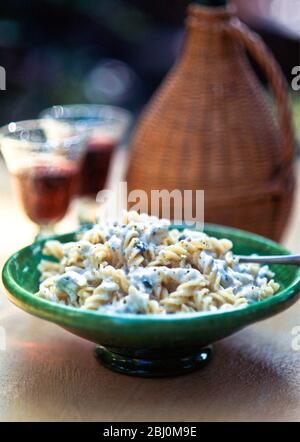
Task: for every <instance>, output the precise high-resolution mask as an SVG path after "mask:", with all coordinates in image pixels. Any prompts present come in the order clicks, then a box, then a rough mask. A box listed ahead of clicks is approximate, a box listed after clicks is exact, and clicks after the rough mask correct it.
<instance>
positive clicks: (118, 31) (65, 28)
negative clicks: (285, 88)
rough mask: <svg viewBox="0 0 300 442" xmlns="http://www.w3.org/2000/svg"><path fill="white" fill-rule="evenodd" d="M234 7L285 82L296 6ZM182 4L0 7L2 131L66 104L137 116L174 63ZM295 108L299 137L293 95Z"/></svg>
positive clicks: (294, 55)
mask: <svg viewBox="0 0 300 442" xmlns="http://www.w3.org/2000/svg"><path fill="white" fill-rule="evenodd" d="M297 1H298V0H297ZM234 2H235V3H236V5H237V7H238V13H239V15H240V16H241V18H242V19H243V20H245V21H246V22H247V23H248V24H249V25H250V26H251V27H252V28H253V29H255V30H257V31H258V32H259V33H260V34H261V36H262V37H263V38H264V40H265V42H266V43H267V44H268V46H269V47H270V48H271V50H272V52H273V53H274V55H275V57H276V58H277V59H278V61H279V63H280V64H281V66H282V68H283V71H284V73H285V75H286V77H287V79H288V81H289V82H290V81H291V69H292V67H293V66H295V65H300V61H299V54H300V51H299V38H300V26H299V33H297V24H296V25H295V21H294V15H295V14H290V12H289V11H290V10H289V9H288V10H287V11H286V6H287V4H288V2H290V5H291V4H292V2H294V0H272V1H271V0H251V2H249V1H246V0H235V1H234ZM188 3H189V1H187V0H151V1H149V0H72V1H71V0H27V1H25V0H18V1H16V0H9V1H4V2H3V1H2V2H1V5H0V65H2V66H4V67H5V69H6V72H7V90H6V91H2V92H1V94H0V100H1V106H0V125H3V124H5V123H7V122H8V121H11V120H20V119H27V118H32V117H35V116H36V115H37V114H38V113H39V112H40V111H41V110H42V109H44V108H46V107H49V106H51V105H54V104H65V103H80V102H91V103H109V104H116V105H120V106H123V107H125V108H127V109H130V110H132V111H133V112H135V113H138V112H139V110H140V109H141V107H142V106H143V105H144V104H145V103H146V102H147V100H148V99H149V97H150V96H151V94H152V93H153V91H154V90H155V89H156V87H157V86H158V85H159V83H160V82H161V80H162V79H163V77H164V76H165V74H166V72H167V71H168V69H169V68H170V66H171V65H172V63H173V62H174V60H175V59H176V56H177V54H178V52H179V50H180V46H181V43H182V39H183V36H184V27H183V24H184V17H185V8H186V6H187V5H188ZM299 3H300V2H298V5H299ZM294 4H295V5H296V3H294ZM247 5H248V6H247ZM274 5H275V6H276V5H277V6H278V7H277V8H276V7H274ZM284 5H285V6H284ZM291 11H293V10H291ZM296 12H297V11H295V13H296ZM299 13H300V11H299ZM287 15H289V16H290V24H291V26H289V21H288V18H287V17H286V16H287ZM299 19H300V17H299ZM257 72H258V74H259V75H260V77H261V80H262V81H264V77H263V76H262V75H261V74H260V72H259V71H257ZM293 108H294V116H295V122H296V123H297V124H298V133H299V132H300V125H299V122H300V104H299V95H296V93H294V99H293ZM299 137H300V133H299Z"/></svg>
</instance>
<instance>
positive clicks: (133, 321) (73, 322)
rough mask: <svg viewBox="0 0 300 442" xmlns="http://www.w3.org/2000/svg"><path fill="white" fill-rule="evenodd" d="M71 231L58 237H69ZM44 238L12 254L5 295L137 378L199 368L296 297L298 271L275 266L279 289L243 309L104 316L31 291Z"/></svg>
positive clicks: (255, 239)
mask: <svg viewBox="0 0 300 442" xmlns="http://www.w3.org/2000/svg"><path fill="white" fill-rule="evenodd" d="M206 232H207V233H208V234H209V235H212V236H216V237H217V238H221V237H225V238H229V239H231V240H232V242H233V244H234V252H236V253H240V254H244V255H247V254H251V253H257V254H263V255H273V254H287V253H288V251H287V250H286V249H284V248H283V247H282V246H280V245H279V244H276V243H274V242H272V241H270V240H268V239H266V238H263V237H260V236H257V235H254V234H252V233H248V232H244V231H241V230H236V229H231V228H228V227H221V226H214V225H207V226H206ZM75 234H76V233H74V232H73V233H70V234H67V235H58V236H56V237H55V238H58V239H59V240H60V241H62V242H67V241H71V240H73V239H74V237H75ZM42 246H43V241H40V242H36V243H34V244H32V245H31V246H28V247H26V248H24V249H22V250H20V251H19V252H17V253H15V254H14V255H13V256H12V257H11V258H10V259H9V260H8V261H7V263H6V264H5V266H4V269H3V283H4V285H5V287H6V289H7V292H8V297H9V299H10V300H11V301H12V302H13V303H14V304H16V305H17V306H18V307H20V308H22V309H23V310H25V311H26V312H28V313H31V314H33V315H36V316H38V317H40V318H43V319H46V320H48V321H51V322H54V323H56V324H58V325H60V326H61V327H63V328H65V329H66V330H68V331H70V332H71V333H74V334H75V335H78V336H81V337H82V338H85V339H88V340H90V341H92V342H95V343H97V344H98V347H97V349H96V355H97V357H98V358H99V359H100V360H101V362H102V363H103V364H104V365H106V366H107V367H109V368H111V369H113V370H115V371H119V372H122V373H126V374H132V375H139V376H166V375H175V374H180V373H185V372H187V371H191V370H194V369H195V368H198V367H201V366H203V365H204V364H205V363H206V362H207V361H208V360H209V358H210V355H211V347H210V344H212V343H213V342H215V341H218V340H219V339H222V338H224V337H226V336H229V335H231V334H232V333H235V332H236V331H238V330H241V329H242V328H244V327H246V326H247V325H249V324H252V323H254V322H256V321H260V320H262V319H265V318H268V317H270V316H273V315H275V314H276V313H279V312H281V311H282V310H285V309H287V308H288V307H289V306H290V305H292V304H293V303H294V302H296V300H297V299H298V298H299V291H300V269H299V268H297V267H295V266H282V265H275V266H273V267H272V270H273V271H274V272H275V275H276V281H278V282H279V283H280V286H281V289H280V292H278V293H277V294H276V295H275V296H273V297H272V298H269V299H266V300H264V301H260V302H257V303H255V304H252V305H249V306H247V307H245V308H241V309H238V310H234V311H229V312H221V313H192V314H178V315H167V316H159V315H134V314H124V313H123V314H121V313H118V314H107V313H101V314H100V313H97V312H94V311H86V310H80V309H76V308H73V307H67V306H63V305H58V304H55V303H51V302H49V301H46V300H43V299H40V298H38V297H36V296H35V295H34V293H35V292H36V291H37V289H38V281H39V273H38V271H37V265H38V263H39V261H40V260H41V258H42V252H41V250H42Z"/></svg>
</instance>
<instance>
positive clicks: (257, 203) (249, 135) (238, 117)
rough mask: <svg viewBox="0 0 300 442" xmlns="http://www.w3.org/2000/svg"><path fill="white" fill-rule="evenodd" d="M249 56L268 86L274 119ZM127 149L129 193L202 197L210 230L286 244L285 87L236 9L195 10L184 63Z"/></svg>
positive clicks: (289, 176)
mask: <svg viewBox="0 0 300 442" xmlns="http://www.w3.org/2000/svg"><path fill="white" fill-rule="evenodd" d="M246 49H247V50H248V51H249V52H250V53H251V54H252V56H253V57H254V58H255V59H256V60H257V62H258V64H259V65H260V66H261V68H262V69H263V70H264V72H265V74H266V77H267V78H268V80H269V83H270V86H271V89H272V91H273V94H274V97H275V100H276V103H277V110H278V112H277V113H276V115H273V112H272V108H271V103H270V101H269V97H268V95H267V93H266V92H265V90H264V89H263V87H262V86H261V84H260V83H259V80H258V79H257V78H256V75H255V73H254V72H253V70H252V67H251V65H250V64H249V62H248V58H247V56H246ZM130 147H131V154H130V162H129V168H128V173H127V181H128V188H129V190H132V189H143V190H145V191H146V192H147V193H148V194H149V195H150V192H151V190H152V189H168V190H170V191H171V190H173V189H180V190H183V189H192V190H196V189H204V191H205V221H206V222H212V223H218V224H226V225H230V226H234V227H239V228H243V229H246V230H250V231H253V232H256V233H260V234H262V235H266V236H269V237H271V238H273V239H276V240H278V239H280V237H281V235H282V233H283V230H284V227H285V225H286V223H287V221H288V217H289V213H290V210H291V206H292V199H293V198H292V197H293V190H294V175H293V160H294V154H295V146H294V135H293V129H292V126H291V118H290V112H289V107H288V99H287V85H286V82H285V79H284V78H283V75H282V73H281V70H280V68H279V66H278V64H277V62H276V61H275V60H274V58H273V56H272V55H271V53H270V52H269V50H268V49H267V48H266V46H265V45H264V43H263V42H262V40H261V39H260V38H259V36H258V35H256V34H254V33H253V32H251V31H250V30H249V29H248V28H247V27H246V26H245V25H243V24H242V23H241V22H240V21H239V20H238V19H237V18H236V17H235V16H234V14H232V11H231V10H230V9H228V8H226V9H225V8H205V7H200V6H198V5H191V6H190V7H189V9H188V17H187V35H186V40H185V44H184V47H183V51H182V54H181V56H180V57H179V59H178V61H177V62H176V64H175V65H174V67H173V68H172V69H171V71H170V72H169V74H168V75H167V77H166V79H165V80H164V82H163V84H162V85H161V87H160V88H159V89H158V90H157V92H156V93H155V94H154V96H153V98H152V99H151V101H150V103H149V104H148V106H147V107H146V109H145V111H144V112H143V114H142V116H141V118H140V120H139V122H138V124H137V126H136V129H135V131H134V133H133V136H132V139H131V142H130Z"/></svg>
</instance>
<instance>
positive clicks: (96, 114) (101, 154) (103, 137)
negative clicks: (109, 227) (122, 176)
mask: <svg viewBox="0 0 300 442" xmlns="http://www.w3.org/2000/svg"><path fill="white" fill-rule="evenodd" d="M40 117H41V118H47V119H49V118H51V119H54V120H55V121H61V122H67V123H69V124H72V125H73V126H74V127H75V128H76V130H78V131H80V132H83V133H85V134H86V145H85V153H84V157H83V161H82V166H81V171H80V177H79V186H78V196H79V221H80V223H81V224H90V223H93V222H95V221H96V213H97V205H96V196H97V193H98V192H99V191H100V190H102V189H104V188H105V185H106V183H107V177H108V172H109V168H110V163H111V158H112V156H113V153H114V151H115V148H116V147H117V146H118V145H120V143H121V142H122V141H123V140H124V137H125V135H126V133H127V131H128V128H129V126H130V123H131V114H130V112H128V111H127V110H125V109H123V108H120V107H117V106H109V105H100V104H74V105H58V106H53V107H51V108H49V109H46V110H44V111H43V112H42V113H41V114H40Z"/></svg>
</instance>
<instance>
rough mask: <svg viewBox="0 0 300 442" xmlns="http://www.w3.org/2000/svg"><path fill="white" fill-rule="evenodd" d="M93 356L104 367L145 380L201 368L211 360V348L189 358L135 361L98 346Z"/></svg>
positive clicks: (176, 374)
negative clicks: (144, 378)
mask: <svg viewBox="0 0 300 442" xmlns="http://www.w3.org/2000/svg"><path fill="white" fill-rule="evenodd" d="M162 353H163V352H162ZM95 355H96V358H97V359H98V360H99V361H100V362H101V363H102V364H103V365H104V366H105V367H107V368H109V369H110V370H113V371H116V372H118V373H123V374H126V375H129V376H140V377H146V378H148V377H149V378H150V377H165V376H178V375H181V374H185V373H189V372H191V371H194V370H198V369H199V368H203V367H204V366H205V365H206V364H207V363H208V362H209V360H210V359H211V356H212V347H206V348H204V349H202V350H200V351H199V352H198V353H197V354H193V355H190V356H183V357H180V356H178V357H175V358H174V357H173V358H163V359H136V358H133V357H130V356H124V355H120V354H118V353H115V352H112V351H110V350H108V349H107V348H105V347H102V346H98V347H96V349H95Z"/></svg>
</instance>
